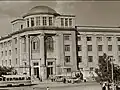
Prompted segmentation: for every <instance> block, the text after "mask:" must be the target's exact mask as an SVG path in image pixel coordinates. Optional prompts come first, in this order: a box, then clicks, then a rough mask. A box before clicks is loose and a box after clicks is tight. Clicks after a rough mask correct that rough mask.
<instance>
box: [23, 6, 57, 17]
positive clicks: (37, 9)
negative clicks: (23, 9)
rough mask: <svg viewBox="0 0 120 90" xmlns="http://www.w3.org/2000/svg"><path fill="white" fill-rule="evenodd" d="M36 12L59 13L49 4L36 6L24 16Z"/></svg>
mask: <svg viewBox="0 0 120 90" xmlns="http://www.w3.org/2000/svg"><path fill="white" fill-rule="evenodd" d="M36 14H52V15H58V13H57V12H56V11H55V10H54V9H52V8H50V7H48V6H36V7H33V8H32V9H30V10H29V11H28V13H27V14H25V15H24V16H23V17H26V16H29V15H36Z"/></svg>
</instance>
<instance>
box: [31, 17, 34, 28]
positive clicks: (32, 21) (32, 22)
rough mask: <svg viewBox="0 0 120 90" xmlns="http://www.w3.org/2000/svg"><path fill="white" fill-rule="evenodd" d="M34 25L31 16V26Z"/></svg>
mask: <svg viewBox="0 0 120 90" xmlns="http://www.w3.org/2000/svg"><path fill="white" fill-rule="evenodd" d="M33 26H34V18H31V27H33Z"/></svg>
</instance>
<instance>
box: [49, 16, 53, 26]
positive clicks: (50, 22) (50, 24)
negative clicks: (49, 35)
mask: <svg viewBox="0 0 120 90" xmlns="http://www.w3.org/2000/svg"><path fill="white" fill-rule="evenodd" d="M52 22H53V21H52V17H49V26H52Z"/></svg>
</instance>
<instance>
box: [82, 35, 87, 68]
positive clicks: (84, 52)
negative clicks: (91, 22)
mask: <svg viewBox="0 0 120 90" xmlns="http://www.w3.org/2000/svg"><path fill="white" fill-rule="evenodd" d="M82 39H83V40H82V48H83V52H82V54H83V55H82V56H83V58H82V61H83V64H84V69H87V67H88V50H87V40H86V34H84V35H83V36H82Z"/></svg>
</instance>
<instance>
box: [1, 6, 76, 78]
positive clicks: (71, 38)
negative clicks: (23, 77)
mask: <svg viewBox="0 0 120 90" xmlns="http://www.w3.org/2000/svg"><path fill="white" fill-rule="evenodd" d="M11 24H12V33H10V34H8V35H6V36H3V37H1V38H0V54H1V58H0V64H1V65H2V66H12V67H14V68H15V69H16V70H17V72H18V74H21V73H27V74H30V75H37V76H42V77H43V79H45V78H47V77H48V76H49V75H52V74H60V73H63V72H71V71H75V70H76V69H77V60H76V55H77V54H76V29H75V16H74V15H60V14H58V13H57V12H56V11H55V10H53V9H52V8H50V7H47V6H36V7H33V8H32V9H30V10H29V11H28V13H26V14H25V15H23V17H22V18H20V19H16V20H13V21H12V22H11Z"/></svg>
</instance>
